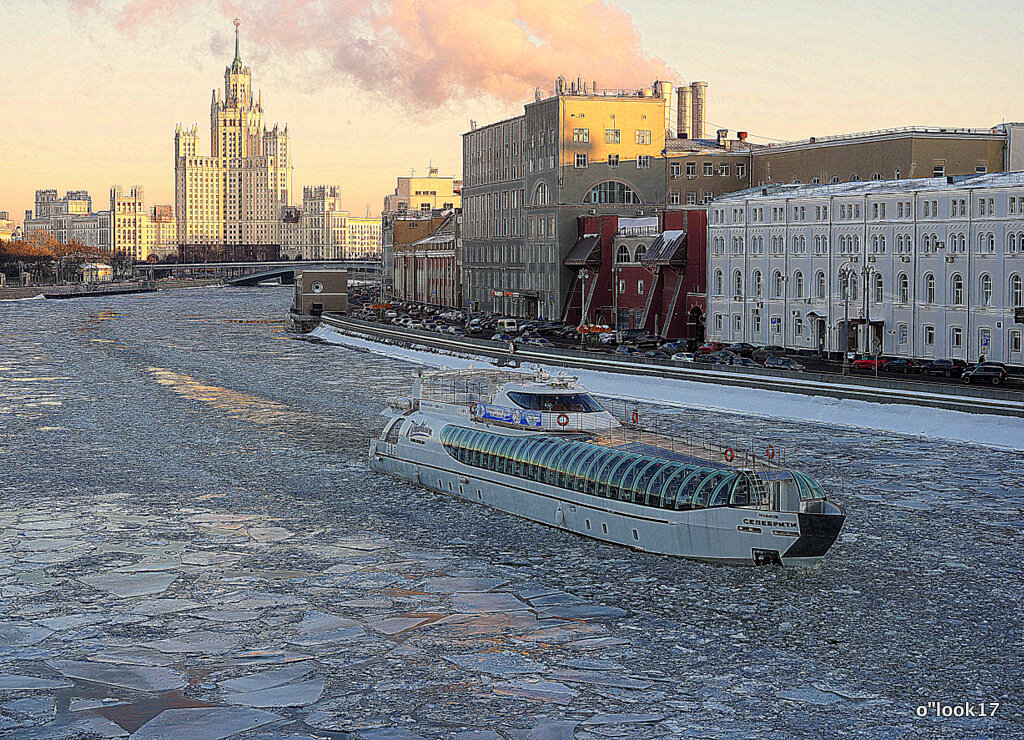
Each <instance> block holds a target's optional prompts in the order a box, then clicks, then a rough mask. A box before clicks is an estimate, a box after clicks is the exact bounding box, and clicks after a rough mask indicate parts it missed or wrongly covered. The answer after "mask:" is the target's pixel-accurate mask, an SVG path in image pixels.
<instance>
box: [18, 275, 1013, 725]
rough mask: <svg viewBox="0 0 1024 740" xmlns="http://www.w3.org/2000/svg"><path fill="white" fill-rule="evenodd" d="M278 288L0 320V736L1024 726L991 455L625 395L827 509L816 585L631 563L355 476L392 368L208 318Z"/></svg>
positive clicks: (261, 301)
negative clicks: (782, 458) (839, 528)
mask: <svg viewBox="0 0 1024 740" xmlns="http://www.w3.org/2000/svg"><path fill="white" fill-rule="evenodd" d="M289 298H290V296H289V292H288V291H287V290H276V289H269V290H266V289H264V290H256V289H240V290H200V291H181V292H169V293H163V294H155V295H146V296H131V297H115V298H107V299H103V300H102V301H101V300H95V301H93V300H81V301H69V302H53V303H49V302H45V301H35V302H27V303H18V304H8V305H4V306H3V307H2V308H0V470H2V471H3V475H2V476H0V735H3V736H5V737H6V736H10V737H15V738H61V737H67V738H97V737H127V736H128V735H129V734H131V733H134V736H135V737H138V738H158V737H174V738H175V740H180V739H181V738H186V737H188V738H219V737H239V738H267V739H269V738H274V739H275V740H276V739H278V738H291V739H292V740H300V739H301V740H305V739H306V738H322V737H335V738H337V737H352V738H360V737H362V738H417V737H418V738H426V739H427V740H436V739H437V740H439V739H440V738H449V737H458V738H466V739H468V738H478V739H484V738H486V739H488V740H490V739H492V738H503V739H505V740H507V739H508V738H557V739H559V740H561V739H563V738H564V739H566V740H568V739H569V738H575V739H576V740H596V739H597V738H607V737H628V738H666V737H694V738H698V737H700V738H703V737H716V738H742V737H761V738H790V737H799V736H813V737H838V736H851V737H905V738H911V737H922V736H928V737H930V736H934V737H950V738H954V737H955V738H960V737H993V738H995V737H999V738H1004V737H1014V736H1020V732H1019V727H1020V726H1021V716H1020V710H1019V704H1020V699H1019V697H1020V688H1021V684H1020V666H1021V665H1022V663H1024V648H1022V643H1021V640H1020V639H1019V635H1021V634H1024V616H1022V612H1021V610H1020V603H1021V601H1022V597H1024V587H1022V579H1021V575H1020V573H1021V571H1020V541H1021V536H1022V534H1024V514H1022V513H1021V510H1022V507H1024V493H1022V490H1024V461H1022V459H1021V456H1020V454H1019V453H1013V452H1007V451H1004V450H996V449H991V448H985V447H982V446H977V445H970V444H962V443H953V442H945V441H941V440H936V439H924V438H918V437H909V436H899V435H894V434H884V433H878V432H871V431H868V430H865V429H860V430H857V429H851V428H848V427H844V426H839V425H829V424H827V423H820V422H815V423H806V424H802V423H798V422H793V421H785V422H778V421H774V420H771V419H767V418H761V417H756V416H741V415H738V414H721V413H716V414H707V413H702V412H701V411H700V410H699V409H669V408H659V407H655V406H649V405H648V406H645V407H644V408H643V412H644V416H645V418H648V419H653V420H656V421H657V423H658V424H659V425H663V426H665V427H666V428H669V429H673V430H677V431H681V430H683V429H690V430H692V431H695V432H698V433H699V432H702V431H710V430H713V431H714V433H715V434H717V435H728V434H736V435H739V436H742V437H744V438H747V437H749V436H755V437H756V436H764V437H771V438H772V439H776V440H781V441H782V442H784V443H785V445H786V447H787V448H788V451H789V455H790V461H791V462H792V463H793V464H794V465H799V466H800V467H803V468H806V469H807V470H808V472H810V473H811V474H813V475H814V476H815V477H817V478H819V479H821V480H822V481H823V482H824V483H825V484H826V485H827V486H828V487H829V489H830V493H831V494H833V495H834V497H835V498H836V499H837V500H838V501H839V503H840V504H841V505H842V506H843V507H844V508H845V509H846V510H847V512H848V514H849V519H848V522H847V525H846V529H845V530H844V533H843V535H842V537H841V538H840V541H839V542H838V543H837V544H836V546H835V547H834V548H833V550H832V551H831V552H830V553H829V556H828V557H827V558H826V560H825V562H824V564H823V565H821V566H820V567H817V568H815V569H812V570H807V571H789V570H775V569H754V568H728V567H719V566H709V565H703V564H699V563H691V562H686V561H680V560H672V559H667V558H660V557H654V556H650V555H646V554H643V553H637V552H633V551H630V550H626V549H621V548H616V547H612V546H609V545H604V544H601V543H597V542H594V541H590V540H585V539H582V538H577V537H573V536H570V535H567V534H565V533H563V532H559V531H556V530H552V529H548V528H545V527H542V526H540V525H537V524H534V523H531V522H527V521H524V520H520V519H516V518H514V517H510V516H508V515H505V514H501V513H499V512H495V511H491V510H488V509H485V508H482V507H479V506H473V505H469V504H464V503H459V502H457V501H454V500H452V499H449V498H446V497H443V496H439V495H436V494H433V493H430V492H426V491H423V490H419V489H417V488H414V487H412V486H410V485H408V484H406V483H403V482H400V481H395V480H393V479H387V478H381V477H379V476H377V475H375V474H373V473H371V472H370V471H369V469H368V467H367V465H366V462H365V457H366V443H367V439H368V437H369V436H370V435H372V434H375V433H377V432H378V431H379V429H380V427H381V425H382V423H383V418H382V417H381V416H379V414H378V412H379V410H380V409H381V408H382V407H383V406H384V403H385V400H386V398H387V397H388V396H389V395H393V394H396V393H402V392H406V391H407V389H408V387H409V385H410V383H411V380H412V378H413V376H414V373H415V366H413V365H411V364H409V363H408V362H405V361H402V360H399V359H394V358H387V357H382V356H380V355H372V354H369V353H367V352H364V351H357V350H354V349H350V348H345V347H337V346H326V345H319V344H314V343H310V342H304V341H298V340H296V339H295V338H293V337H290V336H289V335H287V334H286V333H285V332H284V331H283V328H282V327H281V326H280V325H275V324H266V323H261V324H257V323H239V322H237V321H232V319H245V320H249V319H269V320H274V319H280V318H282V317H283V316H284V312H285V310H286V308H287V304H288V301H289ZM101 310H112V311H114V314H112V318H111V319H110V320H107V321H102V322H97V321H93V320H92V319H91V316H90V315H91V314H95V313H98V312H99V311H101ZM93 340H103V341H93ZM835 421H836V422H842V421H843V419H841V418H837V419H835ZM976 423H979V424H985V423H986V420H985V419H984V418H980V419H979V420H977V422H976ZM928 700H941V701H944V702H954V701H956V700H959V701H973V702H979V701H1000V702H1003V706H1002V707H1001V708H1000V712H999V713H997V715H996V717H995V718H992V719H984V720H981V719H973V720H966V719H965V720H961V721H959V722H958V723H944V724H943V723H937V722H935V721H934V720H930V719H919V718H918V717H916V716H915V712H914V710H915V708H916V707H917V706H919V705H921V704H922V703H924V702H926V701H928Z"/></svg>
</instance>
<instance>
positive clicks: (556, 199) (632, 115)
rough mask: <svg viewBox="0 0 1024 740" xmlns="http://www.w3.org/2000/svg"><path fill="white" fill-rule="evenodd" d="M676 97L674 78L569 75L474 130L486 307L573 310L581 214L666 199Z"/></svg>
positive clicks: (472, 240) (480, 293) (473, 248)
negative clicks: (591, 79) (611, 83)
mask: <svg viewBox="0 0 1024 740" xmlns="http://www.w3.org/2000/svg"><path fill="white" fill-rule="evenodd" d="M672 101H673V96H672V85H671V84H670V83H667V82H656V83H654V85H653V86H652V87H649V88H645V89H642V90H639V91H622V90H617V91H610V90H601V91H599V90H597V89H596V87H594V88H591V87H590V86H588V85H586V84H585V83H580V82H576V83H571V84H567V83H566V82H565V80H563V79H562V78H559V79H558V80H557V82H556V89H555V92H554V94H553V95H551V96H550V97H548V98H542V97H541V95H540V94H539V92H538V95H537V99H536V100H535V101H534V102H532V103H529V104H527V105H526V106H525V110H524V113H523V115H521V116H516V117H515V118H510V119H507V120H505V121H500V122H498V123H494V124H491V125H488V126H483V127H475V126H474V128H473V129H472V130H470V131H469V132H467V133H465V134H463V141H462V161H463V178H464V185H463V193H462V195H463V218H464V234H463V260H464V274H465V286H464V292H465V296H466V298H467V299H468V300H469V301H471V302H472V304H473V306H474V307H476V308H479V309H482V310H486V311H494V312H501V313H509V314H516V315H521V316H545V317H553V316H561V315H564V314H566V312H567V311H568V310H569V302H568V297H569V296H570V294H571V293H572V291H573V285H575V281H576V280H577V271H576V270H573V269H569V268H567V267H566V266H565V265H563V261H564V259H565V257H566V255H567V254H568V253H569V251H570V250H571V249H572V247H573V245H574V244H575V242H576V240H577V237H578V234H577V222H578V221H577V220H578V218H579V216H581V215H586V214H590V215H596V214H599V213H600V214H609V215H613V214H614V215H623V216H629V215H642V214H643V212H644V211H645V209H647V210H649V209H653V208H658V207H664V204H665V200H666V198H665V184H666V180H665V170H664V157H663V156H662V150H664V148H665V137H666V130H667V129H673V130H674V126H673V121H674V120H675V108H674V106H673V102H672ZM578 310H579V309H578V307H577V312H578Z"/></svg>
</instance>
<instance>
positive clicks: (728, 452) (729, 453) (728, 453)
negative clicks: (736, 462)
mask: <svg viewBox="0 0 1024 740" xmlns="http://www.w3.org/2000/svg"><path fill="white" fill-rule="evenodd" d="M722 454H723V455H724V456H725V461H726V462H732V461H733V459H734V458H735V457H736V453H735V452H733V451H732V447H729V448H728V449H727V450H726V451H725V452H723V453H722Z"/></svg>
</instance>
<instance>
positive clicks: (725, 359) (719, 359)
mask: <svg viewBox="0 0 1024 740" xmlns="http://www.w3.org/2000/svg"><path fill="white" fill-rule="evenodd" d="M736 357H737V355H734V354H733V353H732V352H729V351H728V350H724V349H723V350H719V351H718V352H711V353H709V354H706V355H704V359H703V360H701V362H710V363H711V364H712V365H728V364H730V363H731V362H732V361H733V359H734V358H736Z"/></svg>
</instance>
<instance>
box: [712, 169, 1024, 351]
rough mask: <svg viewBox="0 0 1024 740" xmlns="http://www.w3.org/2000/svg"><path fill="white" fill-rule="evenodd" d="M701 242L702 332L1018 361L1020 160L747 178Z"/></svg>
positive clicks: (1022, 243) (1023, 242) (799, 344)
mask: <svg viewBox="0 0 1024 740" xmlns="http://www.w3.org/2000/svg"><path fill="white" fill-rule="evenodd" d="M755 213H756V214H758V217H756V218H755V217H754V216H753V214H755ZM760 214H764V216H763V217H760ZM708 243H709V244H710V245H712V248H711V249H710V250H709V254H708V276H709V281H708V285H709V286H710V287H711V290H710V294H709V295H708V299H707V301H708V327H709V330H708V337H709V339H714V340H718V341H725V342H749V343H751V344H772V345H782V346H785V347H787V348H789V349H793V350H802V351H808V352H821V353H825V354H831V355H841V353H842V347H843V346H844V341H845V342H846V344H847V346H848V347H849V348H850V349H851V350H853V351H856V352H858V353H860V354H864V355H870V354H880V355H883V356H886V357H912V358H921V359H939V358H953V359H962V360H966V361H968V362H975V361H977V360H978V359H979V357H981V356H985V358H986V359H989V360H995V361H998V362H1004V363H1007V364H1012V365H1018V366H1021V365H1024V353H1022V352H1024V347H1022V335H1024V172H1007V173H996V174H990V175H977V176H964V177H956V178H925V179H916V180H888V181H879V180H869V181H861V182H847V183H835V184H829V185H803V186H801V185H770V186H768V187H761V188H754V189H750V190H746V191H742V192H738V193H733V194H731V195H726V196H722V197H720V198H718V199H716V200H715V201H714V202H713V203H712V204H711V208H710V210H709V215H708ZM760 243H767V244H769V245H770V247H771V248H770V250H769V251H768V252H767V253H764V252H763V250H761V251H758V250H756V249H747V248H745V247H744V245H750V244H760ZM809 244H810V245H813V250H809V249H808V248H807V245H809ZM718 245H729V249H724V248H717V247H718ZM844 274H846V275H849V276H852V278H851V279H852V282H851V283H850V285H849V289H848V290H845V291H844V289H843V287H844V286H843V275H844ZM737 275H738V276H740V280H741V281H742V284H747V283H749V284H751V285H755V284H759V281H760V279H761V278H760V277H759V276H762V275H764V276H767V285H766V288H767V289H766V290H765V291H764V294H762V292H761V291H760V290H752V291H747V292H746V293H743V292H740V291H737V290H735V289H734V287H735V285H737V284H738V283H737V281H736V277H735V276H737ZM719 276H727V279H725V280H720V279H719ZM1018 316H1020V320H1021V322H1022V323H1017V317H1018Z"/></svg>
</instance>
